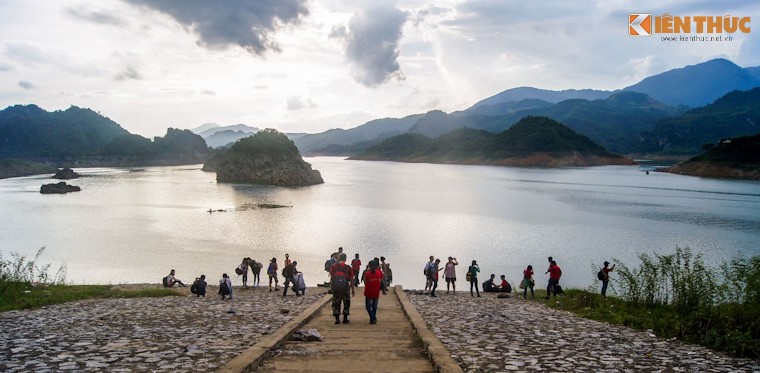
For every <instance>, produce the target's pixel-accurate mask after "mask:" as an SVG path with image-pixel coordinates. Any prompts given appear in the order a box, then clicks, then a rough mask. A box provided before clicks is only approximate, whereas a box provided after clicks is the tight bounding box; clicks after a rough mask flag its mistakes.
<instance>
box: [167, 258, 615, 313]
mask: <svg viewBox="0 0 760 373" xmlns="http://www.w3.org/2000/svg"><path fill="white" fill-rule="evenodd" d="M347 258H348V256H347V255H346V253H344V252H343V247H339V248H338V251H337V252H334V253H333V254H332V255H330V259H328V260H327V261H326V262H325V271H327V273H328V276H329V283H326V285H328V286H329V291H328V292H330V293H331V294H332V311H333V316H335V324H340V323H341V322H342V323H343V324H347V323H349V319H348V316H349V314H350V309H351V297H353V296H354V295H355V288H356V287H357V286H359V284H360V283H364V297H365V307H366V309H367V313H368V315H369V322H370V323H371V324H376V323H377V307H378V303H379V299H380V293H381V292H382V293H383V294H386V292H387V289H388V287H389V286H390V284H391V282H392V280H393V275H392V272H391V269H390V263H388V262H386V260H385V257H382V256H381V257H380V258H374V259H372V260H370V261H369V263H367V264H366V266H365V267H364V270H363V271H362V261H361V259H360V257H359V254H355V256H354V259H353V260H352V261H351V264H350V265H349V264H347V263H346V261H347ZM548 262H549V268H548V269H547V270H546V272H545V274H548V275H549V282H548V284H547V287H546V297H545V298H544V299H549V297H550V296H551V295H552V294H554V297H556V296H557V294H561V293H562V287H561V286H560V285H559V280H560V278H561V277H562V269H561V268H560V267H559V266H558V265H557V262H556V261H555V260H554V259H553V258H552V257H549V258H548ZM297 265H298V262H296V261H291V260H290V255H289V254H285V260H284V268H283V270H282V273H281V274H282V276H283V277H284V279H285V280H284V286H283V287H284V289H283V293H282V295H283V296H287V293H288V289H289V288H291V284H292V290H293V291H294V292H295V294H296V296H301V295H304V294H305V291H306V285H305V281H304V278H303V273H302V272H300V271H298V268H297ZM458 265H459V262H458V261H457V258H454V257H451V256H450V257H448V261H447V262H446V263H445V264H444V266H443V267H441V259H436V258H435V257H434V256H432V255H431V256H430V261H429V262H428V263H426V264H425V267H424V269H423V274H424V275H425V279H426V281H425V290H424V291H425V292H427V291H428V290H429V291H430V296H432V297H436V296H437V295H436V290H437V289H438V280H439V272H443V277H444V279H445V280H446V293H447V294H448V293H449V292H450V291H452V290H453V291H454V292H456V280H457V266H458ZM262 268H263V264H262V263H260V262H257V261H255V260H253V259H251V258H249V257H245V258H243V261H242V262H241V264H240V265H239V266H238V267H237V268H236V269H235V272H236V273H237V274H238V275H240V276H242V277H243V278H242V280H243V286H244V287H248V270H249V269H250V270H251V271H252V273H253V276H254V278H253V286H254V287H259V286H260V282H261V279H260V272H261V269H262ZM614 268H615V266H614V265H613V266H612V267H609V262H604V267H603V268H602V269H601V270H600V271H599V274H598V277H599V280H601V281H602V296H605V297H606V295H607V294H606V293H607V285H608V282H609V273H610V272H612V271H613V270H614ZM277 271H278V265H277V258H272V259H271V260H270V261H269V266H268V268H267V275H268V276H269V291H273V290H274V291H279V286H278V285H279V281H278V274H277ZM360 271H362V272H361V275H360V274H359V273H360ZM478 273H480V267H479V265H478V262H477V261H476V260H473V261H472V263H471V265H470V266H469V267H468V268H467V275H466V281H467V282H469V283H470V295H471V296H473V297H474V296H475V295H476V294H477V296H478V297H480V291H479V289H478V285H477V284H478ZM533 275H534V272H533V266H532V265H529V266H528V267H527V268H526V269H525V270H523V279H522V281H521V282H520V288H521V289H523V298H527V296H528V290H530V293H531V297H535V293H534V291H533V288H534V287H535V280H534V279H533ZM500 278H501V282H500V283H499V284H496V282H495V281H496V275H495V274H491V276H490V278H489V279H488V280H486V281H485V282H484V283H483V284H482V286H483V291H484V292H499V293H511V292H512V286H511V285H510V284H509V282H508V281H507V280H506V276H505V275H501V276H500ZM163 283H164V286H166V287H174V286H187V285H185V284H184V283H183V282H182V281H180V280H179V279H177V278H176V272H175V270H174V269H172V270H171V271H170V273H169V275H168V276H166V277H164V279H163ZM272 283H274V288H273V287H272ZM206 286H207V283H206V276H205V275H201V276H200V277H197V278H196V279H195V281H194V282H193V284H192V286H191V288H190V291H191V292H192V293H193V294H195V295H196V296H198V297H201V296H202V297H205V296H206ZM218 293H219V295H220V297H221V299H226V298H229V299H232V282H231V280H230V278H229V276H228V275H227V274H226V273H224V274H222V278H221V279H220V280H219V292H218ZM341 315H342V316H343V318H342V320H341Z"/></svg>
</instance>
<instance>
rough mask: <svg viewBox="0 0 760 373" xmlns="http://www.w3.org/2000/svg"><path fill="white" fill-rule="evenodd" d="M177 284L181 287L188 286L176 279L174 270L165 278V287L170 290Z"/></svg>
mask: <svg viewBox="0 0 760 373" xmlns="http://www.w3.org/2000/svg"><path fill="white" fill-rule="evenodd" d="M176 284H179V286H187V285H185V284H184V283H182V281H180V280H179V279H177V278H176V277H174V270H173V269H172V270H171V271H170V272H169V275H168V276H166V277H164V287H167V288H170V287H173V286H174V285H176Z"/></svg>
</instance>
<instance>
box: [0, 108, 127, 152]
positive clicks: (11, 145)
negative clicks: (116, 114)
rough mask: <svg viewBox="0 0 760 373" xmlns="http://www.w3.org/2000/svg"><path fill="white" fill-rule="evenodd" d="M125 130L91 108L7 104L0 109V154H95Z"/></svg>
mask: <svg viewBox="0 0 760 373" xmlns="http://www.w3.org/2000/svg"><path fill="white" fill-rule="evenodd" d="M127 134H129V132H127V130H125V129H123V128H121V126H120V125H119V124H118V123H116V122H114V121H112V120H110V119H108V118H106V117H104V116H101V115H100V114H98V113H96V112H94V111H92V110H90V109H83V108H79V107H76V106H72V107H70V108H68V109H66V110H63V111H53V112H48V111H45V110H43V109H41V108H40V107H38V106H36V105H16V106H10V107H8V108H6V109H4V110H1V111H0V158H31V157H48V156H78V155H94V154H98V152H99V151H100V149H101V148H102V147H103V146H105V145H107V144H108V143H110V142H111V141H113V139H114V138H116V137H119V136H122V135H127Z"/></svg>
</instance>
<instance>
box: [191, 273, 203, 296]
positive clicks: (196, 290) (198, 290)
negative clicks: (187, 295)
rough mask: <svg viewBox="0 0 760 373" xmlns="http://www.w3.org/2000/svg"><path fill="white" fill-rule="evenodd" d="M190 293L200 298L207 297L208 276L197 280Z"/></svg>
mask: <svg viewBox="0 0 760 373" xmlns="http://www.w3.org/2000/svg"><path fill="white" fill-rule="evenodd" d="M190 292H191V293H193V294H195V295H196V296H198V297H204V298H205V297H206V275H201V277H198V278H196V279H195V282H193V285H192V286H191V287H190Z"/></svg>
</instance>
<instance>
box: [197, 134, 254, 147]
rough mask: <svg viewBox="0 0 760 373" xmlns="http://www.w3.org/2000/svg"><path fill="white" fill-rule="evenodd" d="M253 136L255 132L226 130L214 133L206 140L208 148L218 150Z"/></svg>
mask: <svg viewBox="0 0 760 373" xmlns="http://www.w3.org/2000/svg"><path fill="white" fill-rule="evenodd" d="M253 134H254V133H253V132H244V131H233V130H224V131H219V132H214V133H213V134H212V135H210V136H206V137H205V138H204V140H206V144H208V146H210V147H212V148H218V147H220V146H227V145H229V144H230V143H234V142H235V141H238V140H240V139H242V138H244V137H248V136H251V135H253Z"/></svg>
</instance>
